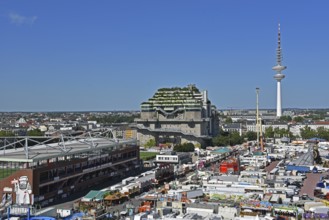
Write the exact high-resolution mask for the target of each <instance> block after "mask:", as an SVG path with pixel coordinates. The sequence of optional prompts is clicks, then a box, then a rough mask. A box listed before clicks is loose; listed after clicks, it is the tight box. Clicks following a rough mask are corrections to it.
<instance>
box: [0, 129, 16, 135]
mask: <svg viewBox="0 0 329 220" xmlns="http://www.w3.org/2000/svg"><path fill="white" fill-rule="evenodd" d="M13 136H15V134H14V133H13V132H12V131H5V130H2V131H0V137H13Z"/></svg>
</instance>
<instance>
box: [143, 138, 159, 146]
mask: <svg viewBox="0 0 329 220" xmlns="http://www.w3.org/2000/svg"><path fill="white" fill-rule="evenodd" d="M154 146H156V142H155V140H154V139H150V140H148V142H146V144H145V145H144V147H148V148H150V147H154Z"/></svg>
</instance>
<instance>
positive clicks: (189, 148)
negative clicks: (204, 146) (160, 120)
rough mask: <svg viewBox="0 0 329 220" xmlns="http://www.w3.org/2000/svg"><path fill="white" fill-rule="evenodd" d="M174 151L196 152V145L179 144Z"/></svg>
mask: <svg viewBox="0 0 329 220" xmlns="http://www.w3.org/2000/svg"><path fill="white" fill-rule="evenodd" d="M174 151H176V152H194V144H193V143H184V144H177V145H175V146H174Z"/></svg>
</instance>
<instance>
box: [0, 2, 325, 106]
mask: <svg viewBox="0 0 329 220" xmlns="http://www.w3.org/2000/svg"><path fill="white" fill-rule="evenodd" d="M0 5H1V9H0V15H1V16H0V25H1V27H2V37H1V39H2V44H1V49H0V58H1V65H0V72H1V73H2V74H1V75H2V84H1V87H0V94H1V95H0V100H1V105H0V111H110V110H139V109H140V104H141V102H143V101H144V100H146V99H148V98H149V97H150V96H151V95H152V94H154V92H155V91H156V90H157V89H158V88H162V87H176V86H178V87H184V86H187V85H188V84H196V86H197V87H198V88H199V89H201V90H208V94H209V99H210V100H211V102H212V103H213V104H214V105H216V106H217V108H219V109H253V108H256V94H255V88H256V87H259V88H260V93H259V108H260V109H275V107H276V84H275V83H274V82H273V70H272V67H273V66H274V65H275V64H276V47H277V25H278V23H281V34H282V39H281V40H282V41H281V42H282V45H281V46H282V55H283V63H284V64H286V65H288V66H289V69H287V70H286V72H285V75H286V78H285V80H284V83H283V84H282V93H283V94H284V96H283V97H282V108H283V109H286V108H329V105H328V100H326V99H325V98H323V96H325V95H326V94H328V93H329V87H328V86H327V85H326V82H327V80H329V74H326V73H327V67H326V60H328V58H329V52H328V51H329V50H328V49H329V46H328V45H329V44H328V43H327V39H328V37H329V32H328V31H327V30H326V29H325V28H324V27H326V21H327V20H328V19H329V14H328V13H327V11H326V9H327V7H328V6H329V3H327V2H326V1H318V2H310V1H289V2H286V1H272V2H263V1H260V0H258V1H252V2H246V1H242V0H240V1H206V2H202V3H201V2H198V1H187V0H186V1H184V0H182V1H173V0H172V1H166V2H160V1H129V0H127V1H120V2H114V1H113V2H112V1H98V2H97V3H95V2H91V1H70V2H66V1H56V2H44V1H40V0H37V1H33V2H22V1H16V0H13V1H5V2H2V3H0Z"/></svg>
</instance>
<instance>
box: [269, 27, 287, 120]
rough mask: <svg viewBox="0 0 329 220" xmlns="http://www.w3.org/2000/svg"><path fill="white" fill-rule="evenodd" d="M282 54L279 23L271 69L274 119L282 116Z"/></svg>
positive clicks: (283, 68)
mask: <svg viewBox="0 0 329 220" xmlns="http://www.w3.org/2000/svg"><path fill="white" fill-rule="evenodd" d="M281 61H282V54H281V30H280V23H279V29H278V48H277V49H276V65H275V66H274V67H273V68H272V69H273V70H274V71H276V74H275V75H274V79H275V80H276V82H277V83H276V117H281V115H282V106H281V80H282V79H283V78H284V77H285V75H284V74H282V73H281V72H282V71H283V70H285V69H286V68H287V67H286V66H282V64H281Z"/></svg>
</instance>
